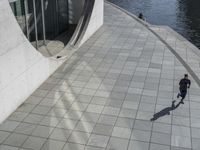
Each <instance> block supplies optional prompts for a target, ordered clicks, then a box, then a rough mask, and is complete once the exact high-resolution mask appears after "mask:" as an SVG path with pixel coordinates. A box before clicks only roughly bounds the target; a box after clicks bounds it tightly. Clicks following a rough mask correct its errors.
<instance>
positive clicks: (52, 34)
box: [10, 0, 69, 48]
mask: <svg viewBox="0 0 200 150" xmlns="http://www.w3.org/2000/svg"><path fill="white" fill-rule="evenodd" d="M10 5H11V8H12V10H13V13H14V15H15V16H16V19H17V21H18V23H19V25H20V27H21V29H22V31H23V32H24V34H25V35H26V36H27V38H28V39H29V41H30V42H31V43H32V44H33V45H34V46H35V47H36V48H38V47H40V46H42V45H45V44H46V41H49V40H53V39H55V38H56V37H58V36H59V35H60V34H62V33H63V32H65V31H67V30H68V29H69V11H68V0H10Z"/></svg>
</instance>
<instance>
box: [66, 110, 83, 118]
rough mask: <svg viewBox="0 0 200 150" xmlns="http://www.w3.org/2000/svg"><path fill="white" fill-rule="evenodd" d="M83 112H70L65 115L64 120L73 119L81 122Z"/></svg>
mask: <svg viewBox="0 0 200 150" xmlns="http://www.w3.org/2000/svg"><path fill="white" fill-rule="evenodd" d="M82 114H83V112H82V111H76V110H69V111H68V112H67V113H66V114H65V115H64V118H67V119H73V120H80V118H81V116H82Z"/></svg>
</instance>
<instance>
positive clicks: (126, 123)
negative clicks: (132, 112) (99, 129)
mask: <svg viewBox="0 0 200 150" xmlns="http://www.w3.org/2000/svg"><path fill="white" fill-rule="evenodd" d="M133 123H134V119H131V118H121V117H118V118H117V122H116V124H115V126H118V127H124V128H130V129H131V128H133Z"/></svg>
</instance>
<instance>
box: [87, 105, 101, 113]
mask: <svg viewBox="0 0 200 150" xmlns="http://www.w3.org/2000/svg"><path fill="white" fill-rule="evenodd" d="M103 108H104V107H103V106H101V105H93V104H89V105H88V107H87V110H86V112H91V113H99V114H100V113H101V112H102V111H103Z"/></svg>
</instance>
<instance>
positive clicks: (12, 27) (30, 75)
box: [0, 0, 103, 123]
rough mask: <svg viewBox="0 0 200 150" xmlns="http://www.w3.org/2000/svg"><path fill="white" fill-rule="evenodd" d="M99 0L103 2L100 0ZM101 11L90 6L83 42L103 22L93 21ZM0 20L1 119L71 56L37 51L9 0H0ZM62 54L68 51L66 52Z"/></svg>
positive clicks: (1, 120)
mask: <svg viewBox="0 0 200 150" xmlns="http://www.w3.org/2000/svg"><path fill="white" fill-rule="evenodd" d="M101 2H102V3H103V1H101ZM95 3H96V6H95V7H98V6H97V5H98V2H97V0H96V2H95ZM95 9H97V8H95ZM101 12H102V11H98V10H93V15H92V16H93V17H92V18H91V19H92V20H91V21H90V24H89V25H88V30H87V32H88V34H86V35H85V36H84V38H83V40H82V43H84V41H86V40H87V38H89V37H90V36H91V35H92V34H93V33H94V32H95V31H96V30H97V28H98V27H100V26H101V25H102V24H100V23H99V24H98V26H97V25H96V24H95V19H97V18H98V17H99V16H102V17H103V15H101V14H100V13H101ZM95 15H97V16H95ZM94 18H95V19H94ZM97 22H98V21H97ZM0 24H1V26H0V33H1V36H0V68H1V69H0V114H1V115H0V123H1V122H3V121H4V120H5V119H6V118H7V117H8V116H9V115H10V114H11V113H12V112H13V111H14V110H15V109H16V108H17V107H18V106H19V105H21V104H22V103H23V102H24V101H25V100H26V98H27V97H29V96H30V95H31V94H32V93H33V92H34V91H35V90H36V89H37V88H38V87H39V86H40V85H41V84H42V83H43V82H44V81H45V80H46V79H47V78H48V77H49V76H50V75H51V74H52V73H53V72H54V71H55V70H56V69H57V68H58V67H59V66H60V65H61V64H62V63H63V62H64V61H65V60H66V59H67V58H68V57H70V54H72V53H69V55H68V56H66V57H65V58H64V59H56V58H55V57H52V58H46V57H44V56H43V55H42V54H41V53H39V52H38V51H37V50H36V49H35V48H34V47H33V46H32V45H31V44H30V42H29V41H28V40H27V39H26V37H25V35H24V34H23V32H22V31H21V29H20V27H19V25H18V23H17V21H16V19H15V17H14V15H13V13H12V10H11V7H10V5H9V2H8V0H1V1H0ZM92 27H93V28H92ZM90 28H92V29H90ZM67 52H68V51H67ZM65 54H67V53H66V52H65Z"/></svg>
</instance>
